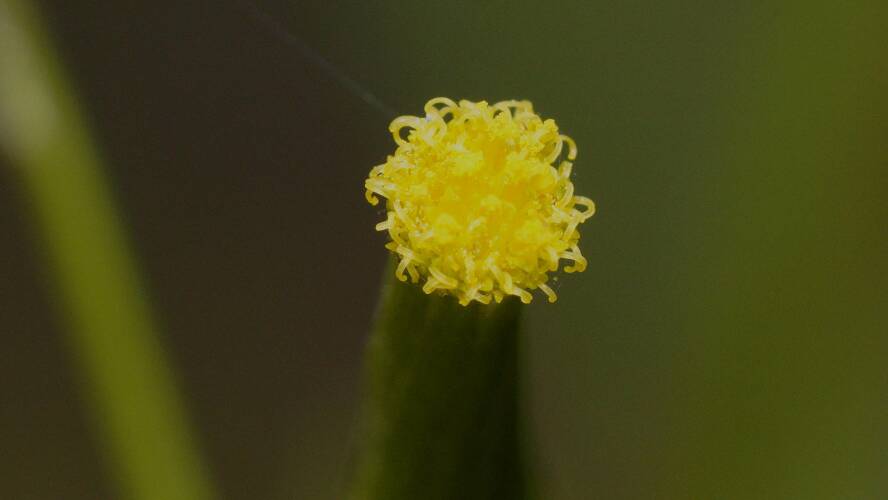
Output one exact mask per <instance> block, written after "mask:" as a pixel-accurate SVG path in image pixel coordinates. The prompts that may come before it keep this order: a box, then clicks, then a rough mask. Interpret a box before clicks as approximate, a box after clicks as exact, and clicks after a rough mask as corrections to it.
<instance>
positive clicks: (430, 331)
mask: <svg viewBox="0 0 888 500" xmlns="http://www.w3.org/2000/svg"><path fill="white" fill-rule="evenodd" d="M390 271H391V270H390ZM392 274H393V273H391V272H389V275H390V276H391V278H390V281H389V283H388V284H387V286H386V287H385V290H384V294H383V304H382V307H381V310H380V312H379V317H378V319H377V323H376V328H375V331H374V332H373V334H372V338H371V340H370V344H369V347H368V351H367V363H368V376H369V384H368V387H367V399H366V402H365V415H364V417H365V428H364V429H363V431H364V433H365V434H364V437H365V441H364V443H363V446H364V448H363V450H362V456H361V459H360V462H359V464H358V466H359V468H358V474H357V480H356V482H355V488H354V489H353V491H352V493H353V496H352V498H354V499H355V500H383V499H385V500H402V499H403V500H407V499H410V500H415V499H418V498H422V499H427V500H445V499H448V500H449V499H461V500H473V499H485V500H487V499H500V498H501V499H509V500H520V499H523V498H526V497H527V496H528V495H527V481H526V478H525V472H526V471H525V464H524V455H523V451H522V444H523V443H522V440H521V433H520V425H519V421H520V419H519V403H518V401H519V398H518V395H519V391H518V389H519V384H518V352H519V350H518V345H519V337H518V329H519V322H520V312H521V304H520V303H519V302H518V301H517V300H506V301H504V302H503V303H502V304H498V305H480V304H477V303H473V304H472V305H470V306H467V307H464V306H461V305H459V304H458V303H457V301H456V299H455V298H453V297H450V296H438V295H432V296H430V295H426V294H424V293H422V291H421V290H420V288H419V287H418V286H416V285H409V284H403V283H400V282H398V281H397V280H396V279H395V278H394V276H392Z"/></svg>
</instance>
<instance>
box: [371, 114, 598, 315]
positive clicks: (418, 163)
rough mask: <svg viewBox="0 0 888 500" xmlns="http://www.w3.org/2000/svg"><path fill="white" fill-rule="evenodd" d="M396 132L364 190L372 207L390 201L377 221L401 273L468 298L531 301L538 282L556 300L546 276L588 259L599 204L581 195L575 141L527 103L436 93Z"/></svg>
mask: <svg viewBox="0 0 888 500" xmlns="http://www.w3.org/2000/svg"><path fill="white" fill-rule="evenodd" d="M389 129H390V130H391V132H392V136H393V137H394V139H395V143H396V144H397V145H398V147H397V150H396V151H395V153H394V154H393V155H391V156H389V157H388V160H387V161H386V162H385V163H384V164H382V165H379V166H376V167H374V168H373V169H372V170H371V171H370V176H369V178H368V179H367V181H366V182H365V187H366V188H367V201H369V202H370V203H371V204H373V205H376V204H377V203H378V202H379V200H378V198H377V195H378V196H382V197H384V198H386V200H387V201H386V208H387V214H386V220H385V221H383V222H381V223H379V224H377V225H376V229H377V230H379V231H388V234H389V236H390V237H391V241H390V242H389V243H388V244H387V245H386V248H388V249H389V250H391V251H392V252H394V253H396V254H397V255H398V257H399V259H400V262H399V264H398V267H397V269H396V271H395V275H396V276H397V277H398V279H400V280H402V281H406V280H407V278H408V276H409V278H410V280H411V281H413V282H414V283H418V282H420V281H422V282H423V287H422V289H423V291H424V292H426V293H432V292H434V291H436V290H440V291H444V292H446V293H450V294H453V295H455V296H456V297H457V298H458V299H459V302H460V303H461V304H463V305H467V304H469V303H470V302H472V301H473V300H477V301H478V302H481V303H484V304H488V303H490V301H491V300H495V301H497V302H499V301H501V300H502V299H503V298H504V297H506V296H507V295H515V296H517V297H519V298H520V299H521V301H522V302H524V303H529V302H530V301H531V299H532V296H531V294H530V290H535V289H540V290H542V291H543V293H545V294H546V296H547V297H548V298H549V301H550V302H555V299H556V296H555V292H554V291H553V290H552V289H551V288H550V287H549V286H547V285H546V281H547V280H548V279H549V275H548V273H549V272H555V271H557V270H558V267H559V264H560V261H561V259H565V260H568V261H570V264H569V265H567V266H565V268H564V270H565V272H574V271H583V270H584V269H585V268H586V259H585V258H583V255H582V254H581V253H580V249H579V247H578V246H577V242H578V241H579V239H580V233H579V232H578V231H577V226H578V225H579V224H580V223H582V222H583V221H585V220H586V219H588V218H589V217H591V216H592V214H593V213H594V212H595V204H594V203H593V202H592V200H590V199H588V198H585V197H582V196H575V195H574V187H573V184H572V183H571V182H570V172H571V167H572V163H571V162H572V161H573V160H574V159H575V158H576V156H577V148H576V144H574V141H573V140H572V139H570V138H569V137H567V136H565V135H562V134H559V132H558V126H557V125H555V122H554V121H553V120H543V119H542V118H540V116H539V115H537V114H536V113H535V112H534V111H533V106H532V105H531V103H530V102H528V101H503V102H498V103H496V104H494V105H492V106H491V105H488V104H487V103H486V102H484V101H481V102H471V101H465V100H463V101H460V102H459V104H457V103H455V102H453V101H452V100H450V99H447V98H444V97H438V98H435V99H432V100H430V101H429V102H428V103H427V104H426V106H425V116H424V117H418V116H401V117H398V118H396V119H395V120H394V121H392V124H391V126H390V127H389ZM565 146H566V148H567V151H566V152H565V151H563V150H564V149H565ZM562 157H566V159H561V158H562ZM559 160H560V161H559ZM556 163H557V166H556ZM578 207H582V208H583V210H579V209H578Z"/></svg>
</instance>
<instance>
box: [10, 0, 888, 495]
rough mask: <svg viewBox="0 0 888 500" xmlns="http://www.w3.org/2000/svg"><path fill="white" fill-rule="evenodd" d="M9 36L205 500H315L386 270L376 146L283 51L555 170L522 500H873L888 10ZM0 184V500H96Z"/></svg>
mask: <svg viewBox="0 0 888 500" xmlns="http://www.w3.org/2000/svg"><path fill="white" fill-rule="evenodd" d="M26 3H28V4H30V5H31V6H32V7H33V8H35V9H36V10H37V11H38V12H39V13H40V14H41V18H42V21H41V23H42V26H41V27H40V29H41V30H43V31H44V34H45V35H47V37H48V39H49V40H50V41H51V44H52V47H53V52H54V57H56V58H57V60H58V61H59V62H60V65H61V67H62V68H63V69H64V71H65V73H66V75H67V82H68V84H69V85H70V91H71V92H72V93H73V95H75V96H76V100H77V105H78V106H79V108H80V110H81V112H82V114H83V116H84V118H85V122H86V127H88V134H89V136H90V137H91V140H92V142H93V144H94V145H95V147H96V149H97V151H98V152H99V157H100V159H101V160H102V163H101V168H102V170H101V171H102V172H103V175H104V176H105V178H106V182H107V183H108V185H109V186H110V188H111V194H112V199H113V203H114V208H115V210H116V211H117V212H116V213H117V217H118V218H119V221H120V222H121V223H122V227H123V230H124V235H125V240H126V241H127V244H128V246H129V248H130V250H131V252H132V255H133V259H134V262H135V263H136V267H137V269H138V270H139V272H140V274H141V276H140V278H139V283H140V285H139V286H140V290H141V293H142V294H143V296H144V298H145V299H146V301H147V303H149V304H150V310H151V313H152V315H153V318H154V320H153V321H154V323H156V324H157V332H158V335H159V336H160V342H161V344H162V346H163V348H164V350H165V352H166V354H167V356H168V357H169V364H170V366H171V368H172V373H173V374H174V375H173V377H174V381H175V383H176V384H177V386H178V388H179V390H180V391H181V394H182V396H183V400H184V406H185V408H186V410H187V414H188V419H189V421H190V424H191V427H192V429H193V431H194V435H195V438H194V439H195V443H196V446H197V449H199V450H200V452H201V453H202V454H203V457H204V459H205V460H206V462H207V464H208V466H207V467H208V471H209V476H210V477H211V479H212V480H213V481H214V482H215V483H216V484H217V488H218V490H219V492H220V496H221V497H222V498H224V499H230V500H241V499H243V500H247V499H250V500H253V499H257V498H263V499H294V498H299V499H303V498H305V499H334V498H339V495H340V494H341V492H342V489H341V488H342V484H343V482H344V480H345V479H346V478H347V477H348V470H349V466H350V464H351V458H350V457H351V453H352V451H353V446H354V434H353V432H352V429H353V426H354V423H355V419H356V418H357V409H358V402H359V398H360V379H361V357H362V351H363V346H364V343H365V341H366V337H367V332H368V328H369V325H370V322H371V319H372V314H373V309H374V305H375V302H376V300H377V290H378V287H379V284H380V282H381V272H382V268H383V265H384V263H385V259H386V255H385V251H384V249H383V248H382V244H383V237H382V236H381V235H380V234H377V233H376V232H374V231H373V224H374V223H375V222H376V221H377V220H379V219H380V214H379V213H378V210H377V209H376V208H373V207H370V206H369V205H367V204H366V202H365V201H364V199H363V190H362V183H363V179H364V177H365V176H366V174H367V172H368V170H369V168H370V167H371V166H373V165H375V164H377V163H379V162H381V161H382V160H383V159H384V158H385V155H386V154H387V153H388V152H389V151H391V150H392V148H393V145H392V144H391V139H390V136H389V135H388V132H387V125H388V118H387V117H386V116H384V115H383V114H381V113H380V112H379V111H378V110H376V109H374V108H373V107H371V106H368V105H367V104H366V103H365V102H363V101H362V100H361V99H359V98H357V97H356V96H355V95H354V94H353V93H350V92H349V91H348V89H347V88H346V87H344V86H343V85H341V84H340V82H338V81H337V80H336V79H335V78H333V77H332V75H331V74H330V72H329V71H326V70H324V68H322V67H320V66H319V65H317V64H316V63H315V62H313V61H312V59H311V57H306V54H305V51H304V50H303V47H302V45H301V44H300V42H298V41H294V40H293V39H290V40H287V39H286V38H285V37H282V36H281V33H280V32H279V31H278V30H277V29H276V27H275V26H277V27H280V28H282V29H283V30H285V31H286V32H288V33H290V34H292V35H294V36H295V37H296V39H298V40H301V41H302V42H304V44H306V45H307V46H310V47H312V48H313V50H315V51H316V52H317V54H320V55H322V56H323V57H324V58H326V59H327V60H329V61H330V62H331V63H333V64H335V65H336V66H337V67H338V68H340V69H341V70H342V71H343V72H344V73H346V74H348V75H350V76H351V77H352V78H354V79H355V80H356V81H358V82H360V83H361V85H363V86H365V87H366V88H367V89H370V90H372V91H373V92H374V93H376V94H377V95H378V96H379V97H380V99H381V100H382V101H384V102H385V103H387V104H388V105H389V106H391V107H392V108H394V109H396V110H397V111H398V112H401V113H405V114H411V113H419V112H420V110H421V106H422V104H423V103H424V102H425V101H426V100H427V99H428V98H431V97H435V96H439V95H443V96H450V97H454V98H469V99H473V100H479V99H487V100H491V101H495V100H500V99H509V98H527V99H531V100H532V101H533V102H534V104H535V105H536V108H537V109H538V110H539V111H540V112H541V113H542V114H543V115H545V116H549V117H554V118H556V120H557V121H558V123H559V125H560V126H561V127H562V129H563V130H564V131H565V132H566V133H568V134H570V135H571V136H573V137H574V138H575V139H576V141H577V143H578V144H579V147H580V156H579V160H578V162H577V164H576V167H575V173H576V178H575V184H576V185H577V190H578V192H580V193H582V194H584V195H587V196H589V197H591V198H592V199H594V200H595V201H596V202H597V204H598V213H597V214H596V216H595V217H594V218H593V219H591V220H590V221H589V222H588V223H587V224H586V225H585V227H584V230H583V241H582V244H581V247H582V249H583V251H584V253H585V254H586V255H587V257H588V258H589V261H590V265H589V269H588V270H587V271H586V272H585V273H584V274H583V275H574V276H570V277H568V278H566V279H563V280H561V281H560V283H561V286H560V289H559V297H560V298H559V301H558V302H557V303H556V304H554V305H548V304H546V303H545V302H544V301H542V300H537V301H535V303H534V304H533V305H531V306H530V307H528V308H527V318H528V322H527V328H526V331H525V332H524V333H523V335H524V338H523V339H522V342H523V345H524V363H525V367H526V377H525V380H524V385H525V388H526V391H525V403H526V408H527V412H528V415H529V416H530V418H529V421H530V424H531V426H532V428H533V431H534V433H535V436H534V439H535V442H536V447H537V450H536V452H537V455H538V461H539V468H540V471H541V474H542V477H543V484H544V485H545V488H546V491H547V494H546V496H545V498H549V499H556V500H580V499H592V498H606V499H650V498H664V499H690V498H699V499H770V498H774V499H777V498H780V499H879V498H888V366H886V360H888V259H886V257H888V223H886V221H888V202H886V200H885V196H886V194H888V4H885V3H884V2H878V1H872V2H866V1H861V2H816V1H815V2H791V1H776V2H775V1H756V2H703V1H672V2H638V1H625V2H598V1H591V2H587V1H579V0H565V1H552V2H506V1H491V2H475V1H469V0H452V1H440V2H404V1H393V0H386V1H380V2H331V1H276V2H272V1H265V0H244V1H233V2H68V1H60V0H59V1H57V0H40V1H38V2H26ZM257 9H258V11H259V12H262V13H264V15H267V17H266V18H262V17H261V16H257V15H256V12H257ZM6 13H7V14H8V11H7V12H6ZM269 20H271V21H273V22H272V23H269V22H268V21H269ZM10 26H11V24H10V20H9V19H7V20H6V22H5V23H3V24H0V27H2V29H7V30H9V29H11V28H10ZM29 29H30V28H29ZM7 39H8V38H7ZM9 53H10V51H7V52H6V54H9ZM4 63H7V64H6V66H5V67H4ZM8 63H9V61H0V71H11V69H10V67H12V65H10V64H8ZM7 125H9V124H7ZM12 126H13V127H15V126H16V124H15V123H13V124H12ZM0 158H2V159H0V162H2V166H0V229H2V244H0V335H2V337H0V339H2V347H0V498H8V499H16V500H18V499H48V498H65V499H95V498H120V497H121V493H120V491H119V489H118V487H117V486H116V483H115V481H114V478H113V477H112V476H113V474H112V473H111V469H110V468H109V467H108V466H107V457H106V455H105V454H104V452H103V448H102V446H101V445H100V440H99V439H97V433H96V426H95V425H93V424H94V418H93V417H91V416H90V415H92V414H93V410H92V409H91V403H90V397H88V395H86V396H85V394H84V393H85V392H88V389H85V388H84V387H85V385H84V384H83V383H82V382H81V381H82V379H83V375H82V363H81V361H82V360H80V359H78V356H80V355H81V354H78V352H79V351H77V349H76V348H73V347H72V340H71V339H72V336H71V335H69V324H68V322H67V321H66V319H65V315H64V314H63V313H61V312H60V309H64V308H63V307H60V304H59V303H60V302H61V299H60V297H59V293H60V292H59V291H58V287H57V284H56V278H55V274H54V272H53V271H52V267H51V266H50V265H49V264H48V262H49V260H50V259H49V256H48V255H49V254H50V253H51V252H50V250H48V249H47V248H46V245H47V243H46V238H44V237H43V236H41V235H42V231H43V230H42V229H41V226H40V223H39V218H38V217H35V214H34V212H35V210H34V206H33V205H34V204H33V202H32V201H31V199H30V198H31V194H29V193H31V192H32V191H31V190H30V189H29V188H27V187H26V186H25V184H26V182H27V181H23V180H22V179H23V177H26V176H24V175H23V174H22V168H24V167H22V166H21V165H17V164H16V163H15V161H14V160H15V155H14V154H10V148H8V147H7V148H4V154H3V156H2V157H0ZM62 163H64V161H63V160H62V161H61V163H60V164H59V168H63V167H64V165H62ZM81 222H82V223H83V224H85V226H86V227H89V223H90V222H89V220H83V221H81ZM99 260H100V261H101V259H99ZM96 271H97V273H98V272H100V270H99V269H97V270H96ZM87 300H88V298H87ZM103 307H107V308H108V309H109V310H113V309H114V308H115V304H113V303H110V304H105V305H103ZM119 334H120V335H121V336H125V335H127V332H126V331H121V332H119ZM107 354H108V355H109V356H114V351H113V349H111V350H110V351H109V352H108V353H107Z"/></svg>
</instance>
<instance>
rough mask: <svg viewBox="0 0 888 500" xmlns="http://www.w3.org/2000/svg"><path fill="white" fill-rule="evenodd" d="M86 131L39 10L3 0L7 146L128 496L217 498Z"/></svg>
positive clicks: (0, 22) (0, 93)
mask: <svg viewBox="0 0 888 500" xmlns="http://www.w3.org/2000/svg"><path fill="white" fill-rule="evenodd" d="M86 128H87V127H86V125H85V124H84V120H83V119H82V118H81V116H80V113H79V112H78V109H77V106H76V103H75V100H74V98H73V97H72V95H71V94H70V93H69V91H68V86H67V84H66V82H65V78H64V76H63V74H62V71H61V70H60V68H59V65H58V63H57V61H56V60H55V57H54V55H53V54H52V51H51V50H50V49H49V46H48V43H47V42H46V37H45V36H44V35H43V33H42V30H41V29H40V23H39V22H38V18H37V16H36V13H35V12H33V11H32V10H31V9H30V5H29V3H28V2H19V1H16V0H0V134H2V135H0V141H2V144H3V145H4V147H5V149H7V150H8V151H9V153H10V156H11V157H12V159H13V161H14V162H15V163H16V164H17V166H18V167H19V168H18V169H16V171H17V173H18V174H20V175H19V178H20V179H21V184H22V187H23V190H24V192H25V193H26V194H27V196H28V198H29V200H30V202H31V205H32V208H33V211H34V213H35V221H36V223H37V227H38V228H39V231H40V233H41V236H42V239H43V241H44V244H45V247H46V248H45V250H46V256H47V258H48V260H49V264H50V269H51V272H50V273H48V275H49V276H50V277H51V278H52V279H53V281H54V282H55V284H56V287H57V290H58V294H59V303H60V306H61V308H62V310H63V312H64V315H65V318H66V320H67V321H68V322H69V328H68V330H69V332H68V333H69V334H70V338H69V341H70V346H71V349H72V354H73V357H74V359H75V362H76V363H77V364H78V365H79V367H80V368H81V371H82V374H83V376H82V377H81V379H82V387H83V390H84V393H85V395H86V397H87V400H88V401H89V403H90V404H91V406H92V408H93V409H94V417H95V418H94V420H95V422H96V424H97V430H98V432H99V435H100V436H101V438H102V443H103V445H104V449H105V451H106V456H107V458H108V462H109V464H110V467H111V468H112V471H113V472H114V475H115V477H116V479H117V480H118V483H119V487H120V490H121V492H122V495H121V496H122V497H124V498H132V499H138V500H157V499H164V500H175V499H182V500H186V499H187V500H204V499H210V498H214V496H215V495H214V494H213V492H212V487H211V484H210V481H209V480H208V479H207V475H206V473H205V469H204V467H203V464H202V463H201V460H200V459H199V455H198V453H197V451H196V449H195V445H194V442H193V439H192V436H191V435H190V433H189V430H188V426H187V425H186V416H185V411H184V409H183V404H182V402H181V400H180V398H179V395H178V393H177V391H176V387H175V383H174V380H173V376H172V373H171V370H170V369H169V365H168V363H167V360H166V358H165V355H164V351H163V349H162V346H161V345H160V342H159V340H158V337H157V330H156V328H155V327H154V325H153V324H152V321H151V314H150V311H149V307H148V306H147V304H146V300H145V296H144V291H143V287H142V285H141V280H140V279H139V276H138V273H137V271H136V266H135V264H134V262H133V258H132V257H131V255H130V252H129V249H128V247H127V245H126V241H125V237H124V235H123V230H122V224H121V222H120V221H119V219H118V218H117V215H116V211H115V207H114V203H113V202H112V198H111V195H110V189H109V187H108V185H107V183H106V180H105V179H104V177H103V175H102V169H101V165H100V161H99V159H98V155H97V154H96V152H95V150H94V149H93V147H92V145H91V141H90V139H89V136H88V133H87V131H86Z"/></svg>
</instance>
